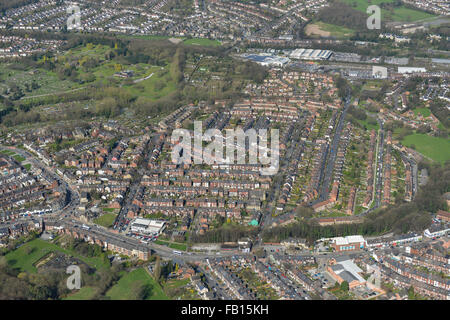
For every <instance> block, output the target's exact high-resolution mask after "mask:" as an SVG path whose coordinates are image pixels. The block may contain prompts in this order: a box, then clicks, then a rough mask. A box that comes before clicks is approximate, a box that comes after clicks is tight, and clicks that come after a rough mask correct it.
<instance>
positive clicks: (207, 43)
mask: <svg viewBox="0 0 450 320" xmlns="http://www.w3.org/2000/svg"><path fill="white" fill-rule="evenodd" d="M184 44H188V45H195V46H204V47H218V46H220V45H221V43H220V41H218V40H210V39H206V38H192V39H186V40H184Z"/></svg>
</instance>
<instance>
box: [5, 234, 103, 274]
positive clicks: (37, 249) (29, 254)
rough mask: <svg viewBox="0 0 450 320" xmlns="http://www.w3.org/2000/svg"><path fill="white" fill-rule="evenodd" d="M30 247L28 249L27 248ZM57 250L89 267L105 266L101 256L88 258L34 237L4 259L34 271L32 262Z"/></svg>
mask: <svg viewBox="0 0 450 320" xmlns="http://www.w3.org/2000/svg"><path fill="white" fill-rule="evenodd" d="M28 248H30V249H28ZM28 250H30V251H28ZM54 251H59V252H62V253H65V254H67V255H69V256H73V257H76V258H78V259H80V260H82V261H83V262H85V263H87V264H88V265H90V266H91V267H94V268H96V269H99V268H105V267H107V265H106V264H105V262H104V261H103V259H101V258H97V257H94V258H88V257H84V256H81V255H79V254H78V253H75V252H72V251H71V250H66V249H63V248H61V247H59V246H57V245H56V244H53V243H50V242H47V241H44V240H41V239H35V240H32V241H30V242H27V243H25V244H24V245H23V246H21V247H20V248H18V249H16V250H14V251H12V252H10V253H8V254H7V255H6V256H5V257H6V261H8V263H9V264H10V265H11V266H12V267H13V268H19V269H20V270H22V271H26V272H30V273H36V272H37V269H36V267H35V266H34V263H35V262H37V261H39V260H40V259H41V258H42V257H44V256H45V255H46V254H48V253H49V252H54Z"/></svg>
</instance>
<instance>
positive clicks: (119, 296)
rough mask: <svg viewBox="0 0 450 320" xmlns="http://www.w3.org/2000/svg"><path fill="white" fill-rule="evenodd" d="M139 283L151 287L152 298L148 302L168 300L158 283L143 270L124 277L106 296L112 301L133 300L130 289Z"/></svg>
mask: <svg viewBox="0 0 450 320" xmlns="http://www.w3.org/2000/svg"><path fill="white" fill-rule="evenodd" d="M135 282H139V283H142V284H148V285H149V286H150V287H151V293H150V296H149V297H147V300H167V299H168V298H167V296H166V294H165V293H164V291H163V290H162V288H161V287H160V285H159V284H158V283H156V281H155V280H154V279H153V278H152V277H151V276H150V275H149V274H148V273H147V271H146V270H145V269H143V268H140V269H136V270H134V271H132V272H130V273H128V274H126V275H124V276H123V277H122V278H121V279H120V280H119V281H118V282H117V284H116V285H114V286H113V287H112V288H111V289H109V291H108V292H107V293H106V296H108V297H110V298H111V299H112V300H130V299H132V296H131V292H130V291H131V290H130V288H131V287H132V286H133V283H135Z"/></svg>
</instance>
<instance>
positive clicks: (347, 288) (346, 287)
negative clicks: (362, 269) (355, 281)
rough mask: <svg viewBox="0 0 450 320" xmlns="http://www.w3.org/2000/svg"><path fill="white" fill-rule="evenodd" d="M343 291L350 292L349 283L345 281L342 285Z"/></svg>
mask: <svg viewBox="0 0 450 320" xmlns="http://www.w3.org/2000/svg"><path fill="white" fill-rule="evenodd" d="M341 290H342V291H345V292H347V291H348V290H350V287H349V285H348V282H347V281H343V282H342V283H341Z"/></svg>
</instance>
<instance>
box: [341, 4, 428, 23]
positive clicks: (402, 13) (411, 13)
mask: <svg viewBox="0 0 450 320" xmlns="http://www.w3.org/2000/svg"><path fill="white" fill-rule="evenodd" d="M340 1H342V2H344V3H346V4H348V5H350V6H351V7H353V8H354V9H356V10H359V11H363V12H367V8H368V7H369V6H370V5H380V4H382V3H393V2H395V1H394V0H371V1H370V3H369V1H367V0H340ZM432 17H434V15H433V14H431V13H427V12H424V11H420V10H414V9H410V8H407V7H405V6H403V5H402V6H399V7H395V8H394V10H393V12H390V11H388V10H385V9H381V18H382V19H383V18H386V19H389V20H392V21H407V22H412V21H418V20H423V19H428V18H432Z"/></svg>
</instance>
